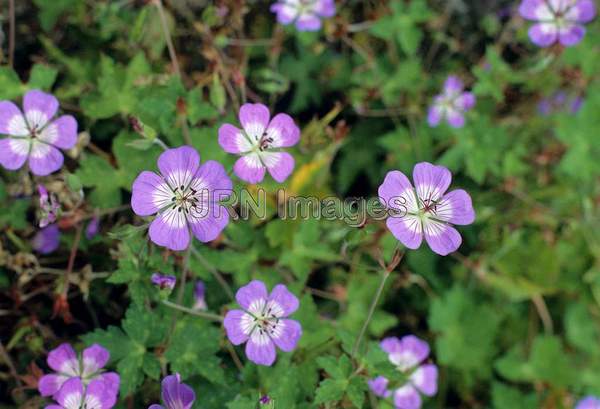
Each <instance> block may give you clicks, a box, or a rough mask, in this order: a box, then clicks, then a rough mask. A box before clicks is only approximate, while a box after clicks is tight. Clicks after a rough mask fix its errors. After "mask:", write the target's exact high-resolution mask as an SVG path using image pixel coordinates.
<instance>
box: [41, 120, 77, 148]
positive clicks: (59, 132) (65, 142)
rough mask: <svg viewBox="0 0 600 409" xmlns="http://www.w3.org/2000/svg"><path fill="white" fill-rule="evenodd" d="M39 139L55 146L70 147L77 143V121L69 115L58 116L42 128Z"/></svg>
mask: <svg viewBox="0 0 600 409" xmlns="http://www.w3.org/2000/svg"><path fill="white" fill-rule="evenodd" d="M39 139H40V140H41V141H43V142H46V143H49V144H50V145H54V146H56V147H57V148H61V149H71V148H72V147H73V146H75V144H76V143H77V121H76V120H75V118H73V117H72V116H71V115H63V116H61V117H58V119H57V120H56V121H53V122H51V123H50V124H48V126H46V127H45V128H44V129H43V130H42V132H41V133H40V135H39Z"/></svg>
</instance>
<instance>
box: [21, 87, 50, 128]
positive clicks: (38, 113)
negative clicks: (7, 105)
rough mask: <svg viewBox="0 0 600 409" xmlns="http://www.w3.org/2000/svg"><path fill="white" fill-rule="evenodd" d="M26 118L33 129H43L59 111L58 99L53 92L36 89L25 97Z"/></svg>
mask: <svg viewBox="0 0 600 409" xmlns="http://www.w3.org/2000/svg"><path fill="white" fill-rule="evenodd" d="M23 110H24V111H25V118H27V123H28V124H29V127H30V128H31V129H42V128H43V127H44V126H45V125H46V124H47V123H48V122H49V121H50V120H51V119H52V118H53V117H54V115H56V111H58V100H57V99H56V98H55V97H54V95H52V94H47V93H45V92H43V91H40V90H37V89H34V90H31V91H29V92H27V93H26V94H25V96H24V97H23Z"/></svg>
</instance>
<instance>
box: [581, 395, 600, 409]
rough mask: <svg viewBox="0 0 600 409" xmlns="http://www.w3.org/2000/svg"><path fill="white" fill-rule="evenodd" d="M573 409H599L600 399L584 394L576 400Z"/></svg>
mask: <svg viewBox="0 0 600 409" xmlns="http://www.w3.org/2000/svg"><path fill="white" fill-rule="evenodd" d="M575 409H600V399H599V398H597V397H595V396H586V397H585V398H583V399H581V400H580V401H579V402H577V405H576V406H575Z"/></svg>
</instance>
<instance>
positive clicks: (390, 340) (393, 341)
mask: <svg viewBox="0 0 600 409" xmlns="http://www.w3.org/2000/svg"><path fill="white" fill-rule="evenodd" d="M379 346H380V347H381V349H382V350H383V352H385V353H387V354H395V353H398V352H400V351H401V348H402V344H401V343H400V338H398V337H387V338H384V339H382V340H381V342H380V343H379Z"/></svg>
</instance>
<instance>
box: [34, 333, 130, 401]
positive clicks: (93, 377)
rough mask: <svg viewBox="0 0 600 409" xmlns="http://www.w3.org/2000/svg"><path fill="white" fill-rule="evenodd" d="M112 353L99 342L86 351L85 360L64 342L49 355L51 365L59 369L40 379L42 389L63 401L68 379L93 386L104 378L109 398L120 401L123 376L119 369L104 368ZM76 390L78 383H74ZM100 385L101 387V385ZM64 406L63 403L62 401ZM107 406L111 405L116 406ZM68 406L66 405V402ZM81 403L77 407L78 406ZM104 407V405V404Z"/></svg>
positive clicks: (39, 385)
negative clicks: (117, 370)
mask: <svg viewBox="0 0 600 409" xmlns="http://www.w3.org/2000/svg"><path fill="white" fill-rule="evenodd" d="M109 358H110V353H109V352H108V351H107V350H106V349H104V348H103V347H101V346H100V345H98V344H93V345H92V346H90V347H89V348H86V349H84V350H83V353H82V354H81V359H79V358H78V357H77V354H76V353H75V351H74V350H73V348H72V347H71V345H69V344H61V345H60V346H59V347H58V348H55V349H53V350H52V351H50V353H49V354H48V359H47V362H48V366H49V367H50V368H52V369H53V370H54V371H56V372H55V373H53V374H49V375H44V376H42V377H41V378H40V380H39V382H38V390H39V391H40V394H41V395H42V396H52V395H54V396H55V398H56V400H57V401H58V402H59V403H61V401H60V399H59V396H58V395H57V392H58V394H59V395H60V394H61V393H62V390H63V389H64V387H65V386H66V382H68V381H72V380H77V381H78V382H79V383H80V384H81V383H83V386H87V387H88V389H89V388H91V386H92V383H93V382H95V381H102V386H103V387H102V389H103V390H104V392H105V395H106V396H107V398H111V399H112V400H113V403H112V405H114V402H115V401H116V397H117V394H118V392H119V375H118V374H116V373H115V372H102V368H104V365H106V363H107V362H108V359H109ZM72 385H73V388H74V389H76V386H77V383H72ZM97 387H98V388H99V386H97ZM61 405H62V403H61ZM112 405H111V406H107V407H112ZM63 406H64V405H63ZM78 407H79V406H77V408H78ZM102 407H103V408H104V406H102Z"/></svg>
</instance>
